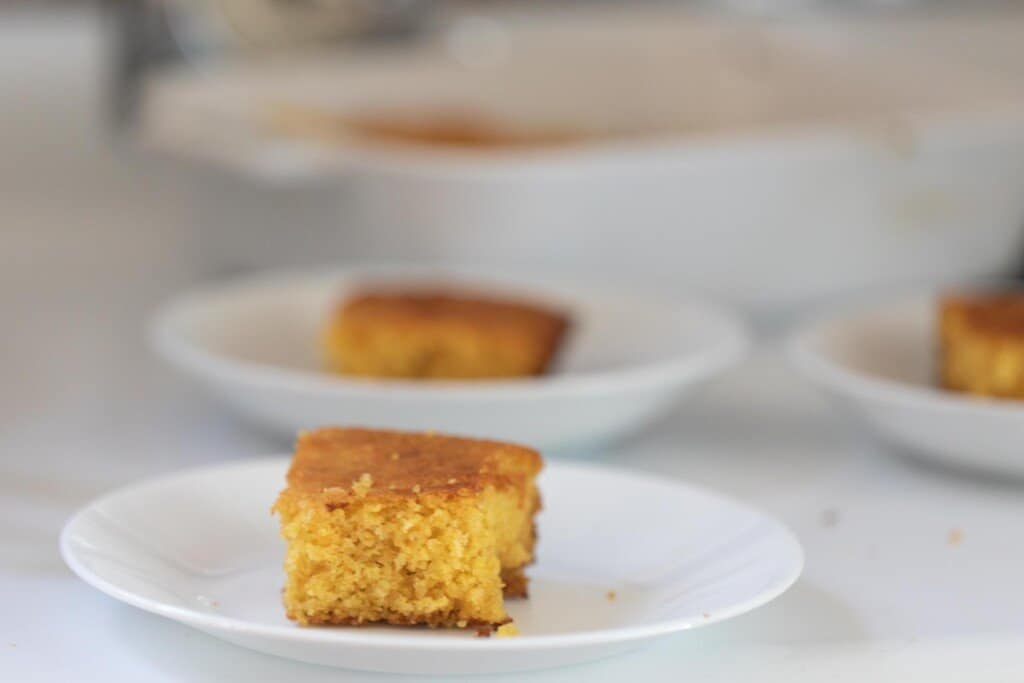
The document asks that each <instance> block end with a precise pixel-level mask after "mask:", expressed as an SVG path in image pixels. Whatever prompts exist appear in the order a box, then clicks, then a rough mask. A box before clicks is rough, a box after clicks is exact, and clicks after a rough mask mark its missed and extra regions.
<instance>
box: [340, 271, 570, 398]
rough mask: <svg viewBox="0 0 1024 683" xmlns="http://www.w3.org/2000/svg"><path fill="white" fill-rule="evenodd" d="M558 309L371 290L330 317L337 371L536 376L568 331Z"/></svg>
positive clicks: (434, 376) (480, 298)
mask: <svg viewBox="0 0 1024 683" xmlns="http://www.w3.org/2000/svg"><path fill="white" fill-rule="evenodd" d="M568 326H569V321H568V319H567V318H566V316H564V315H563V314H561V313H560V312H558V311H554V310H549V309H546V308H543V307H541V306H538V305H534V304H528V303H522V302H515V301H507V300H500V299H494V298H486V297H483V296H462V295H459V294H455V293H451V292H446V291H439V290H438V291H422V290H389V291H384V290H381V291H366V292H363V293H361V294H357V295H355V296H353V297H352V298H350V299H348V300H347V301H344V302H343V303H342V304H341V306H339V307H338V308H337V309H336V310H335V312H334V314H333V315H332V317H331V319H330V320H329V322H328V325H327V330H326V334H325V344H324V345H325V350H326V356H327V360H328V365H329V366H330V368H331V369H332V370H334V371H336V372H340V373H345V374H351V375H363V376H369V377H393V378H394V377H401V378H420V379H443V378H451V379H455V378H462V379H471V378H487V377H515V376H525V375H538V374H541V373H543V372H544V371H545V370H546V369H547V368H548V365H549V364H550V362H551V360H552V358H553V357H554V355H555V353H556V351H557V350H558V347H559V345H560V343H561V341H562V339H563V337H564V336H565V333H566V330H567V329H568Z"/></svg>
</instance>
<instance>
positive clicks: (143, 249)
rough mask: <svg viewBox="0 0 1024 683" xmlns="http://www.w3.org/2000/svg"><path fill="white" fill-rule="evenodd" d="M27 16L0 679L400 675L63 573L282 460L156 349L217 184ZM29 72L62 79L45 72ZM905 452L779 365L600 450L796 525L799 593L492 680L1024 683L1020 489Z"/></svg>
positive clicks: (3, 43)
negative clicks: (127, 512) (285, 647)
mask: <svg viewBox="0 0 1024 683" xmlns="http://www.w3.org/2000/svg"><path fill="white" fill-rule="evenodd" d="M10 18H11V17H5V22H0V25H3V24H4V23H6V26H4V28H13V29H14V30H12V31H9V32H0V89H2V90H0V97H2V98H3V101H4V102H5V107H3V108H2V110H0V148H2V149H3V150H4V155H3V156H4V157H5V161H7V162H11V161H15V162H16V163H0V212H2V218H3V222H2V224H0V225H2V228H0V319H2V320H5V321H7V324H6V325H5V327H4V332H5V334H4V341H3V344H2V346H0V377H2V378H3V380H2V382H0V544H2V547H3V551H2V552H0V597H2V599H3V605H4V606H3V609H2V610H0V679H3V680H10V681H36V680H39V681H67V680H104V681H120V680H124V681H133V682H134V681H140V682H141V681H159V680H190V681H204V680H209V681H214V680H217V681H219V680H232V679H236V678H239V677H241V676H243V675H244V677H245V678H246V679H247V680H250V681H277V680H283V679H288V680H294V681H319V680H324V681H327V680H330V681H349V680H351V681H361V680H367V681H369V680H373V681H387V680H393V679H392V677H388V676H380V675H370V674H359V673H353V672H345V671H338V670H332V669H325V668H320V667H315V666H309V665H302V664H297V663H293V662H289V661H286V660H283V659H277V658H274V657H269V656H264V655H260V654H256V653H252V652H249V651H246V650H243V649H240V648H238V647H235V646H232V645H229V644H226V643H222V642H219V641H216V640H214V639H212V638H210V637H208V636H206V635H204V634H202V633H200V632H198V631H194V630H191V629H189V628H187V627H184V626H181V625H178V624H176V623H172V622H170V621H167V620H164V619H162V618H159V617H156V616H152V615H149V614H145V613H143V612H141V611H139V610H137V609H134V608H132V607H128V606H126V605H122V604H120V603H117V602H115V601H113V600H111V599H110V598H107V597H106V596H104V595H101V594H100V593H98V592H96V591H95V590H93V589H91V588H89V587H88V586H86V585H85V584H83V583H81V582H80V581H78V580H77V579H76V578H74V577H73V576H72V575H71V573H70V572H69V571H68V570H67V569H66V568H65V567H64V566H63V564H62V562H61V560H60V557H59V555H58V552H57V534H58V531H59V529H60V527H61V524H62V523H63V521H64V520H65V519H66V518H67V517H68V516H69V515H70V514H71V513H72V511H74V510H75V509H76V508H78V507H79V506H81V505H82V504H84V503H85V502H87V501H88V500H90V499H91V498H93V497H95V496H97V495H100V494H101V493H103V492H105V491H107V490H109V489H111V488H113V487H116V486H119V485H122V484H125V483H127V482H130V481H134V480H137V479H139V478H144V477H149V476H152V475H155V474H158V473H162V472H167V471H171V470H174V469H178V468H182V467H188V466H193V465H199V464H204V463H209V462H216V461H227V460H233V459H241V458H246V457H251V456H254V455H259V454H267V453H275V452H282V451H284V450H286V449H287V444H283V443H280V442H278V441H275V440H273V439H271V438H269V437H266V436H264V435H263V434H261V433H260V432H259V431H257V430H253V429H252V428H250V427H249V426H247V425H244V424H241V423H240V422H238V421H236V420H235V419H233V418H231V417H230V416H228V415H225V414H224V413H223V412H222V411H221V410H220V408H219V407H218V406H216V405H215V404H213V403H212V402H210V401H208V400H207V399H206V398H204V397H203V396H202V395H201V394H200V393H199V391H198V390H197V388H195V387H193V386H191V385H189V384H186V383H185V382H184V381H182V380H181V379H179V378H178V377H177V376H176V375H174V374H173V373H172V372H171V371H170V370H168V369H166V368H165V367H163V366H162V365H160V363H159V362H158V361H157V360H156V359H155V358H154V357H153V356H152V355H151V354H150V353H149V352H148V350H147V349H146V346H145V340H144V334H143V322H144V320H145V316H146V314H147V312H148V311H150V310H151V309H152V307H153V306H154V305H155V304H156V303H157V302H158V301H160V300H161V299H163V298H164V297H166V296H167V295H169V294H171V293H173V292H174V291H176V290H177V289H179V288H180V287H182V286H185V285H187V284H189V283H193V282H195V281H196V280H197V279H201V278H203V277H207V276H208V275H209V274H210V273H211V272H213V271H216V270H218V269H219V268H222V267H223V263H211V261H210V259H209V258H208V255H207V253H206V251H205V245H206V244H207V242H206V241H205V240H204V236H203V234H202V231H203V228H202V226H201V225H200V224H199V222H198V221H196V220H195V215H194V213H193V211H194V209H193V207H192V205H191V203H190V199H189V198H190V196H191V195H190V194H189V193H190V191H191V189H190V188H191V184H194V183H195V182H197V181H196V180H195V179H194V178H193V177H191V176H189V177H185V176H184V175H183V174H182V173H180V172H179V171H177V170H175V169H172V168H166V167H159V166H154V165H152V164H149V163H147V162H143V161H141V160H139V159H135V158H131V157H126V156H116V155H114V154H113V153H112V152H111V151H110V150H109V145H107V144H106V141H105V140H104V139H103V137H102V135H97V132H96V131H97V116H96V113H97V112H96V106H97V102H96V92H95V91H96V88H95V83H94V82H93V81H92V77H93V76H94V75H95V66H96V58H97V52H96V40H95V38H96V36H95V31H94V30H93V29H94V28H95V25H94V24H93V23H92V22H91V20H90V19H88V17H86V16H84V15H73V16H68V15H61V16H57V15H46V13H45V12H40V13H26V14H22V15H16V16H14V18H13V20H11V21H7V19H10ZM44 29H45V30H44ZM33 30H36V33H32V31H33ZM19 36H20V37H21V40H20V41H19V39H18V37H19ZM43 36H45V38H44V37H43ZM46 41H50V42H49V43H48V42H46ZM51 43H52V45H54V46H56V45H60V46H61V48H60V49H61V51H62V52H61V53H60V54H63V55H65V61H61V58H60V57H59V55H58V54H57V53H56V52H50V51H48V50H47V49H46V47H47V46H48V45H50V44H51ZM76 50H77V51H78V52H76ZM67 55H71V57H70V58H67ZM76 55H77V56H76ZM26 59H29V60H30V61H29V62H26V61H25V60H26ZM26 63H31V64H33V65H34V68H36V69H37V72H36V73H37V74H38V73H42V72H45V73H47V74H50V75H52V80H51V81H48V82H43V81H40V80H39V79H38V78H29V77H26V75H25V70H24V68H23V67H24V65H25V64H26ZM51 63H52V68H51ZM69 65H76V68H78V67H81V68H82V71H81V72H79V71H75V70H71V69H70V66H69ZM39 70H41V71H39ZM83 74H84V75H83ZM67 98H73V103H74V104H73V106H69V105H67V102H68V99H67ZM7 103H13V104H12V105H11V106H8V105H7ZM885 450H886V449H885V448H884V447H881V446H878V445H876V444H873V443H871V442H869V441H867V440H866V439H865V438H864V437H863V435H862V433H861V432H860V431H859V430H858V429H857V428H856V427H855V426H854V425H848V424H846V423H844V422H843V421H842V420H841V419H839V417H838V415H837V413H836V412H834V411H832V410H830V408H829V406H827V405H824V403H823V402H822V401H821V399H820V398H819V397H818V396H817V395H816V394H814V393H813V392H812V391H811V390H810V389H808V388H807V387H806V386H805V385H803V384H802V383H801V382H799V381H798V380H796V379H795V378H794V376H793V375H792V374H791V373H790V372H789V371H788V370H787V369H786V368H785V366H784V365H783V364H782V363H781V359H780V357H779V355H778V353H777V352H776V351H774V350H772V349H771V348H767V349H763V350H762V351H760V352H758V353H757V354H755V356H754V357H753V358H752V359H751V361H750V362H748V363H747V364H745V365H744V366H742V367H740V368H738V369H737V370H736V371H734V372H732V373H730V374H729V375H728V376H727V377H725V378H723V379H722V380H721V381H720V382H717V383H716V384H715V385H713V386H712V387H711V388H710V389H709V390H708V391H707V392H705V393H704V394H702V395H701V396H699V397H697V398H695V399H694V400H692V401H690V402H689V403H686V404H684V405H683V406H681V407H680V409H679V410H678V412H677V413H676V414H674V415H672V416H670V417H669V418H667V419H666V420H664V421H663V422H662V423H660V424H659V425H658V426H657V427H656V428H655V429H654V430H652V431H651V432H650V433H649V434H647V435H645V436H643V437H641V438H638V439H635V440H632V441H630V442H628V443H624V444H621V445H620V446H617V447H615V448H613V449H611V450H610V451H609V452H607V453H605V454H601V455H597V456H595V457H596V458H598V459H600V460H602V461H605V462H609V463H613V464H616V465H621V466H630V467H636V468H638V469H642V470H646V471H651V472H657V473H662V474H664V475H665V476H671V477H679V478H682V479H686V480H688V481H692V482H696V483H699V484H701V485H706V486H710V487H713V488H716V489H719V490H721V491H723V492H725V493H728V494H730V495H733V496H736V497H739V498H742V499H744V500H747V501H749V502H751V503H752V504H754V505H757V506H759V507H761V508H763V509H764V510H766V511H768V512H770V513H772V514H774V515H777V516H778V517H779V518H781V519H782V520H784V521H785V522H786V523H787V524H789V525H790V526H791V527H792V529H793V530H794V531H795V532H796V534H797V535H798V536H799V538H800V540H801V542H802V543H803V544H804V546H805V549H806V551H807V567H806V571H805V574H804V576H803V578H802V579H801V580H800V581H799V582H798V583H797V585H796V586H795V587H794V588H793V589H792V590H791V591H790V592H789V593H787V594H786V595H785V596H783V597H782V598H780V599H779V600H778V601H777V602H775V603H773V604H771V605H769V606H768V607H766V608H764V609H761V610H759V611H757V612H755V613H753V614H750V615H748V616H745V617H741V618H738V619H735V620H733V621H730V622H727V623H724V624H721V625H717V626H713V627H709V628H707V629H702V630H700V631H694V632H691V633H684V634H681V635H679V636H674V637H670V638H667V639H665V640H662V641H660V642H659V643H658V644H656V645H655V646H654V647H652V648H650V649H647V650H644V651H640V652H637V653H635V654H631V655H627V656H623V657H619V658H616V659H612V660H607V661H604V662H598V663H595V664H591V665H586V666H583V667H576V668H567V669H560V670H554V671H548V672H538V673H536V674H532V675H516V676H514V677H505V678H497V679H493V680H510V681H511V680H517V681H520V680H536V681H569V680H589V681H613V680H625V679H633V680H651V681H654V680H666V681H667V680H680V678H682V677H683V676H684V675H685V676H688V677H689V678H691V679H693V680H706V681H737V680H749V679H758V680H779V681H781V680H786V681H787V682H793V681H803V680H807V681H817V680H822V679H823V678H824V677H825V676H826V675H828V676H829V680H850V681H863V680H911V679H913V680H935V681H940V680H965V679H969V680H972V681H989V680H993V681H994V680H1005V681H1011V680H1013V681H1019V680H1022V679H1024V588H1022V587H1021V577H1022V576H1024V546H1022V545H1021V543H1020V528H1021V521H1022V520H1024V484H1015V483H1012V482H1004V481H992V480H983V479H979V478H977V477H968V476H964V475H960V474H957V473H953V472H948V471H942V470H937V469H934V468H931V467H925V466H923V465H918V464H916V463H914V462H913V461H911V460H909V459H907V458H905V457H898V456H894V455H892V454H887V453H885ZM926 677H927V679H926ZM489 680H491V679H489Z"/></svg>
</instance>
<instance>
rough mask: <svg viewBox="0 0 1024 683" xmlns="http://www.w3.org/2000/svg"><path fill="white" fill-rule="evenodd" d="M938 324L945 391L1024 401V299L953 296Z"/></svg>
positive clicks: (1020, 296) (942, 306)
mask: <svg viewBox="0 0 1024 683" xmlns="http://www.w3.org/2000/svg"><path fill="white" fill-rule="evenodd" d="M938 318H939V376H940V380H941V382H942V385H943V386H944V387H946V388H948V389H953V390H955V391H962V392H966V393H970V394H979V395H986V396H998V397H1006V398H1024V294H1021V293H996V294H977V295H965V296H949V297H946V298H944V299H943V300H942V301H941V302H940V304H939V316H938Z"/></svg>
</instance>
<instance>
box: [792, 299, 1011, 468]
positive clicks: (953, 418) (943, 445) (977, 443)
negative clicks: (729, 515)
mask: <svg viewBox="0 0 1024 683" xmlns="http://www.w3.org/2000/svg"><path fill="white" fill-rule="evenodd" d="M937 302H938V295H937V294H932V293H929V294H919V295H915V296H909V297H903V298H898V299H889V300H888V301H887V302H886V303H882V304H878V305H873V306H872V305H868V306H862V307H859V308H856V309H854V310H852V311H847V312H845V313H842V314H839V315H832V316H829V317H826V318H823V319H820V320H817V321H814V322H812V323H810V324H808V325H806V326H805V327H804V328H803V329H802V330H800V331H799V332H798V333H797V334H796V335H794V337H793V339H792V340H791V344H790V351H791V356H792V358H793V360H794V361H795V364H796V366H797V367H798V368H799V369H800V370H802V371H803V373H804V374H805V375H806V376H807V377H808V378H810V379H811V380H812V381H813V382H815V383H817V384H819V385H821V386H822V387H824V388H825V389H826V390H827V391H829V392H830V393H832V394H833V395H835V396H837V397H839V398H840V399H842V400H843V401H844V403H845V404H846V405H848V406H849V407H851V408H853V409H854V411H855V412H856V413H857V414H858V415H859V416H860V417H861V418H862V419H863V421H864V422H865V424H867V425H868V426H869V427H870V428H871V429H873V430H875V431H877V433H878V434H879V435H880V436H882V437H883V438H885V439H886V440H888V441H889V442H891V443H893V444H895V445H897V446H898V447H901V448H902V449H903V450H905V451H906V452H907V453H909V454H912V455H914V456H917V457H922V458H927V459H931V460H936V461H939V462H941V463H944V464H946V465H952V466H954V467H959V468H968V469H974V470H979V471H984V472H988V473H993V474H999V475H1002V474H1011V475H1015V476H1024V450H1022V448H1021V444H1024V402H1020V401H1013V400H999V399H987V398H980V397H975V396H966V395H963V394H958V393H956V392H952V391H947V390H944V389H942V388H940V387H939V386H938V385H937V384H936V379H935V378H936V371H935V367H936V366H935V362H936V359H935V349H936V344H937V342H936V336H935V335H936V324H935V308H936V305H937Z"/></svg>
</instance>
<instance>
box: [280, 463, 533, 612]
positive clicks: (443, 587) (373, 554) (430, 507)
mask: <svg viewBox="0 0 1024 683" xmlns="http://www.w3.org/2000/svg"><path fill="white" fill-rule="evenodd" d="M373 489H374V487H373V483H372V481H371V480H369V479H368V478H366V479H362V480H360V481H358V482H356V483H355V484H354V486H353V489H352V490H353V492H354V495H353V496H352V498H351V499H350V500H349V501H348V502H347V503H346V504H344V505H340V506H329V505H326V504H325V503H324V501H323V500H322V499H320V498H318V497H316V496H309V495H302V494H301V493H297V492H294V491H290V490H287V489H286V490H285V491H284V492H282V494H281V496H280V498H279V499H278V501H277V503H276V504H275V510H276V512H277V513H278V514H279V515H280V517H281V533H282V535H283V536H284V538H285V540H286V541H287V543H288V549H287V554H286V559H285V570H286V573H287V582H286V585H285V589H284V602H285V607H286V610H287V612H288V616H289V617H290V618H291V619H294V620H295V621H297V622H299V623H300V624H359V623H365V622H374V621H386V622H390V623H394V624H412V623H425V624H429V625H431V626H467V625H470V624H501V623H503V622H505V621H507V620H508V617H507V615H506V612H505V608H504V604H503V596H502V588H503V584H502V579H501V576H502V572H503V571H505V572H513V573H514V571H516V570H518V569H519V568H521V567H523V566H524V565H526V564H528V563H529V562H530V561H531V559H532V556H533V543H534V540H533V528H532V524H533V522H532V515H533V512H534V511H535V509H536V507H537V504H538V501H537V492H536V489H535V488H534V486H533V485H532V483H531V485H530V486H528V487H525V488H515V487H508V488H496V487H495V486H493V485H488V486H486V487H484V488H482V489H480V490H470V489H465V490H459V491H456V492H454V493H453V492H445V493H436V492H424V493H419V494H417V495H412V496H408V495H395V496H388V495H366V494H367V492H369V491H372V490H373Z"/></svg>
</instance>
